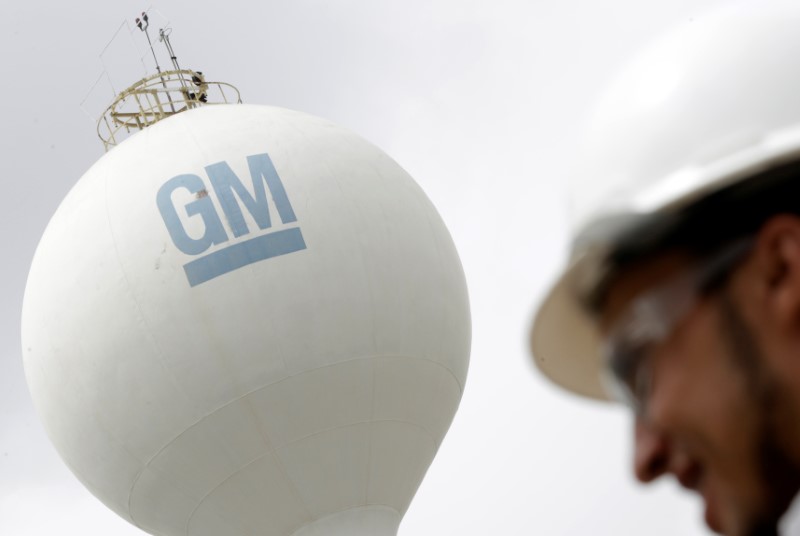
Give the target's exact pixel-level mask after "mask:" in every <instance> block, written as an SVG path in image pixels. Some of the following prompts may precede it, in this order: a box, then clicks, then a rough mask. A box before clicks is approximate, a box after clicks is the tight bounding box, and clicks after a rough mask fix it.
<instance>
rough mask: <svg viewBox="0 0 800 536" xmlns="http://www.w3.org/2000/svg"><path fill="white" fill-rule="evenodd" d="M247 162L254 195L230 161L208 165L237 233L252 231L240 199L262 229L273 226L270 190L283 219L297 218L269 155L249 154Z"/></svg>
mask: <svg viewBox="0 0 800 536" xmlns="http://www.w3.org/2000/svg"><path fill="white" fill-rule="evenodd" d="M247 165H248V166H249V168H250V178H251V180H252V182H253V195H251V194H250V191H248V189H247V188H245V186H244V184H242V181H240V180H239V177H237V176H236V174H235V173H234V172H233V170H232V169H231V168H230V166H229V165H228V164H227V162H224V161H223V162H217V163H216V164H211V165H210V166H206V172H207V173H208V177H209V178H210V179H211V184H212V186H213V187H214V191H215V192H216V194H217V198H218V199H219V202H220V205H221V206H222V210H223V211H224V212H225V216H227V218H228V223H229V224H230V226H231V230H232V231H233V234H234V236H237V237H239V236H242V235H245V234H247V233H248V229H247V224H246V223H245V220H244V216H243V215H242V208H241V205H240V203H239V201H241V204H242V205H244V207H245V208H246V209H247V211H248V212H250V215H251V216H253V219H254V220H255V222H256V224H258V227H259V228H260V229H262V230H263V229H268V228H270V227H271V226H272V222H271V220H270V215H269V201H268V199H267V189H269V193H270V195H271V196H272V201H273V202H274V203H275V208H277V209H278V215H279V216H280V218H281V222H283V223H291V222H294V221H297V217H295V215H294V210H292V205H291V204H290V203H289V198H288V197H287V196H286V190H285V189H284V188H283V183H282V182H281V179H280V177H278V172H277V171H275V166H273V165H272V160H271V159H270V157H269V155H268V154H267V153H263V154H255V155H252V156H248V157H247ZM265 184H266V188H265V187H264V185H265ZM237 199H238V200H237Z"/></svg>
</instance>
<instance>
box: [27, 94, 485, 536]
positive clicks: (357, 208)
mask: <svg viewBox="0 0 800 536" xmlns="http://www.w3.org/2000/svg"><path fill="white" fill-rule="evenodd" d="M112 145H113V144H112ZM22 324H23V327H22V340H23V351H24V362H25V371H26V375H27V379H28V384H29V386H30V390H31V393H32V396H33V399H34V402H35V405H36V408H37V410H38V412H39V414H40V416H41V418H42V420H43V422H44V425H45V428H46V430H47V432H48V434H49V436H50V438H51V440H52V441H53V443H54V444H55V446H56V448H57V449H58V451H59V453H60V454H61V456H62V457H63V459H64V461H65V462H66V463H67V465H69V467H70V469H71V470H72V471H73V472H74V473H75V474H76V475H77V477H78V478H79V479H80V480H81V481H82V482H83V483H84V484H85V485H86V487H87V488H88V489H89V490H91V492H92V493H93V494H95V495H96V496H97V497H98V498H99V499H100V500H102V501H103V502H104V503H105V504H106V505H107V506H109V507H110V508H111V509H113V510H114V511H115V512H117V513H118V514H119V515H121V516H122V517H124V518H125V519H127V520H129V521H130V522H132V523H134V524H135V525H137V526H139V527H141V528H142V529H144V530H145V531H148V532H150V533H151V534H154V535H164V536H177V535H187V536H188V535H191V536H220V535H225V536H254V535H259V536H290V535H294V536H345V535H346V536H367V535H369V536H388V535H394V534H396V532H397V528H398V525H399V523H400V520H401V517H402V515H403V514H404V513H405V511H406V509H407V508H408V506H409V502H410V500H411V498H412V497H413V495H414V493H415V491H416V489H417V487H418V485H419V484H420V482H421V480H422V478H423V476H424V474H425V472H426V470H427V467H428V465H429V464H430V462H431V461H432V459H433V457H434V455H435V454H436V451H437V449H438V448H439V445H440V444H441V442H442V438H443V436H444V434H445V432H446V431H447V429H448V427H449V425H450V422H451V420H452V418H453V415H454V413H455V411H456V408H457V406H458V403H459V400H460V398H461V394H462V391H463V387H464V382H465V378H466V373H467V365H468V359H469V357H468V356H469V347H470V318H469V305H468V300H467V292H466V285H465V280H464V275H463V272H462V269H461V265H460V262H459V258H458V255H457V253H456V250H455V247H454V245H453V242H452V240H451V238H450V236H449V234H448V231H447V229H446V228H445V225H444V223H443V222H442V220H441V218H440V217H439V215H438V213H437V212H436V210H435V208H434V207H433V205H432V204H431V202H430V201H429V200H428V199H427V197H426V196H425V194H424V193H423V192H422V190H421V189H420V188H419V186H418V185H417V184H416V183H415V182H414V181H413V180H412V178H411V177H410V176H409V175H408V174H407V173H406V172H405V171H403V169H402V168H401V167H400V166H399V165H398V164H397V163H395V162H394V161H393V160H392V159H391V158H389V157H388V156H387V155H386V154H385V153H383V152H382V151H381V150H380V149H378V148H376V147H375V146H373V145H371V144H370V143H368V142H366V141H364V140H363V139H361V138H360V137H358V136H356V135H354V134H353V133H351V132H349V131H347V130H345V129H342V128H340V127H338V126H336V125H334V124H331V123H330V122H328V121H325V120H322V119H319V118H316V117H312V116H309V115H305V114H302V113H298V112H293V111H289V110H285V109H280V108H273V107H266V106H253V105H242V104H238V105H237V104H230V105H221V106H197V107H194V108H193V109H188V110H185V111H183V112H182V113H177V114H172V115H171V116H170V117H167V118H165V119H163V120H161V121H158V122H157V123H156V124H153V125H152V126H148V128H145V129H143V130H142V131H141V132H139V133H137V134H135V135H133V136H132V137H130V138H129V139H127V140H126V141H124V142H123V143H120V144H119V145H118V146H116V147H114V148H113V149H112V150H111V151H110V152H108V153H106V154H105V155H104V156H103V157H102V158H101V159H100V160H99V161H98V162H97V163H95V164H94V165H93V166H92V167H91V169H89V171H88V172H87V173H86V174H85V175H84V176H83V177H82V178H81V179H80V181H79V182H78V183H77V184H76V185H75V187H74V188H73V189H72V191H70V193H69V194H68V196H67V197H66V198H65V199H64V201H63V202H62V204H61V205H60V207H59V208H58V210H57V212H56V214H55V215H54V216H53V218H52V220H51V221H50V224H49V225H48V227H47V230H46V231H45V233H44V236H43V237H42V239H41V242H40V244H39V246H38V248H37V250H36V254H35V258H34V260H33V265H32V267H31V271H30V275H29V278H28V284H27V287H26V291H25V300H24V307H23V315H22Z"/></svg>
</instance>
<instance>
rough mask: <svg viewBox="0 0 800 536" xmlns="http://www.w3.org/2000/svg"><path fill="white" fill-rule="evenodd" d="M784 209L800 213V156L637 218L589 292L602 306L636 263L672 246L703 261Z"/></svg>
mask: <svg viewBox="0 0 800 536" xmlns="http://www.w3.org/2000/svg"><path fill="white" fill-rule="evenodd" d="M778 214H793V215H796V216H800V160H797V161H793V162H790V163H787V164H783V165H780V166H776V167H774V168H771V169H768V170H766V171H762V172H760V173H757V174H755V175H753V176H752V177H749V178H747V179H745V180H742V181H739V182H737V183H735V184H733V185H731V186H728V187H726V188H722V189H721V190H719V191H716V192H714V193H712V194H709V195H707V196H706V197H704V198H703V199H701V200H700V201H698V202H696V203H692V204H691V205H689V206H687V207H685V208H682V209H680V210H676V211H674V212H671V213H666V214H664V213H661V214H656V215H654V216H652V217H649V218H645V219H643V220H641V221H640V222H637V225H636V226H635V228H633V229H631V230H630V231H628V232H627V233H624V234H623V235H622V236H621V237H620V239H619V240H618V242H617V245H616V247H615V249H614V250H613V251H612V252H611V253H610V255H609V257H608V268H609V270H608V273H607V274H606V277H604V278H603V280H602V281H601V282H600V284H599V285H598V286H597V288H595V289H594V291H593V292H592V294H591V295H590V296H587V297H586V298H587V300H586V303H587V305H588V306H589V309H590V310H592V311H594V312H598V311H599V310H600V309H601V308H602V305H603V303H604V301H605V298H606V297H607V296H606V293H607V291H608V287H609V286H610V283H611V282H612V281H613V280H615V279H616V277H617V276H619V274H620V273H622V272H624V271H625V270H626V269H627V268H629V267H631V266H632V265H634V264H636V263H638V262H640V261H643V260H646V259H649V258H653V257H654V256H656V255H658V254H662V253H664V252H668V251H679V252H682V253H686V254H688V255H689V256H690V257H692V258H694V259H696V260H697V261H698V262H702V260H703V259H705V258H708V257H712V256H714V255H715V254H717V253H718V252H719V251H721V250H722V249H723V248H725V247H727V246H729V245H730V244H731V243H733V242H734V241H736V240H740V239H742V238H744V237H747V236H752V235H755V234H756V233H757V232H758V231H759V229H760V228H761V227H762V225H764V223H766V221H767V220H769V219H770V218H771V217H773V216H776V215H778Z"/></svg>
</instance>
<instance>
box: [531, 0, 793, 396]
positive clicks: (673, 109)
mask: <svg viewBox="0 0 800 536" xmlns="http://www.w3.org/2000/svg"><path fill="white" fill-rule="evenodd" d="M799 61H800V4H798V3H796V2H787V1H780V2H776V1H773V2H770V1H766V2H765V1H763V0H761V1H759V2H737V3H733V4H728V5H726V6H725V7H723V8H722V9H717V10H716V11H713V12H711V13H708V14H707V15H705V16H703V17H700V18H697V19H694V20H690V21H687V22H686V23H684V24H683V25H682V26H680V27H679V28H677V29H675V30H674V31H672V32H670V33H669V34H667V35H666V36H664V37H663V38H662V39H660V40H658V41H656V42H655V43H654V44H653V45H652V46H651V47H649V48H648V49H646V50H645V51H644V52H643V53H642V54H640V55H639V56H638V57H637V58H636V59H635V60H634V61H633V62H632V63H631V64H630V65H629V67H628V68H627V69H626V70H625V71H623V72H622V74H621V75H620V76H619V77H617V79H616V81H615V82H614V83H613V84H612V86H611V87H610V88H609V89H608V91H607V92H606V93H605V95H604V97H603V98H602V99H601V100H600V103H599V106H598V108H597V111H596V114H595V116H594V118H593V120H592V121H591V122H590V126H589V129H588V132H587V137H586V140H585V144H584V151H583V153H581V154H580V155H579V156H578V160H579V164H578V170H577V173H576V176H575V180H574V184H573V185H572V194H571V201H572V207H571V208H572V210H573V231H572V244H571V255H570V260H569V263H568V265H567V266H566V268H565V269H564V271H563V272H562V273H561V275H560V276H559V277H558V279H557V280H556V282H555V283H554V284H553V286H552V288H551V289H550V291H549V293H548V295H547V296H546V298H545V300H544V302H543V303H542V304H541V305H540V307H539V309H538V311H537V313H536V316H535V319H534V322H533V327H532V330H531V347H532V351H533V355H534V359H535V362H536V364H537V365H538V367H539V369H540V370H541V371H542V372H543V373H544V374H545V375H546V376H548V377H549V378H550V379H551V380H553V381H554V382H555V383H557V384H559V385H561V386H562V387H564V388H566V389H568V390H570V391H573V392H575V393H578V394H581V395H585V396H588V397H592V398H598V399H608V398H609V396H608V394H607V392H606V390H605V388H604V384H603V381H602V376H603V375H602V369H603V365H602V362H601V357H600V351H599V344H600V341H599V333H598V331H597V327H596V325H595V322H594V321H593V319H592V317H591V314H590V313H589V311H588V310H587V309H586V307H584V306H583V305H582V299H583V297H584V296H586V295H587V294H588V293H591V292H592V291H593V290H594V287H595V286H596V285H597V283H598V281H599V278H600V277H601V276H602V274H603V272H604V270H605V268H606V266H607V263H608V259H609V254H610V253H611V252H613V251H614V249H615V247H616V246H617V245H618V243H619V242H620V240H621V238H622V237H623V236H630V235H631V233H634V234H635V233H636V232H637V231H638V230H640V229H644V228H645V227H644V223H645V222H650V223H652V222H653V221H657V220H658V219H660V218H669V217H671V216H674V215H675V214H676V213H678V212H679V211H682V210H684V209H685V208H686V207H688V206H690V205H692V204H694V203H696V202H697V201H698V200H700V199H703V198H705V197H706V196H708V195H709V194H710V193H713V192H717V191H719V190H721V189H722V188H724V187H727V186H730V185H734V184H736V183H740V182H742V181H744V180H746V179H748V178H751V177H754V176H756V175H758V174H759V173H760V172H762V171H765V170H768V169H771V168H774V167H777V166H779V165H781V164H784V163H787V162H790V161H793V160H800V63H798V62H799ZM642 232H644V231H642Z"/></svg>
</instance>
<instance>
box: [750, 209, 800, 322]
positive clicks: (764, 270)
mask: <svg viewBox="0 0 800 536" xmlns="http://www.w3.org/2000/svg"><path fill="white" fill-rule="evenodd" d="M747 264H751V266H750V268H751V269H752V270H754V272H751V274H750V275H754V276H755V280H756V281H755V283H756V285H757V287H759V289H758V290H757V291H756V292H757V294H759V295H760V296H753V297H754V298H756V299H757V300H764V301H763V303H762V304H761V305H763V307H764V310H763V312H764V313H765V314H766V316H767V318H765V319H764V320H767V319H768V321H769V322H770V323H773V324H776V325H775V326H774V327H776V328H778V329H782V330H783V329H791V330H797V335H798V336H800V217H797V216H793V215H790V214H780V215H777V216H773V217H772V218H770V219H769V220H767V222H766V223H765V224H764V225H762V227H761V229H760V230H759V231H758V234H757V236H756V242H755V245H754V250H753V255H752V257H751V263H747ZM746 271H749V270H746ZM748 286H749V285H748ZM754 290H755V289H754ZM753 305H756V304H753ZM756 308H757V309H760V307H758V306H757V305H756Z"/></svg>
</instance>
